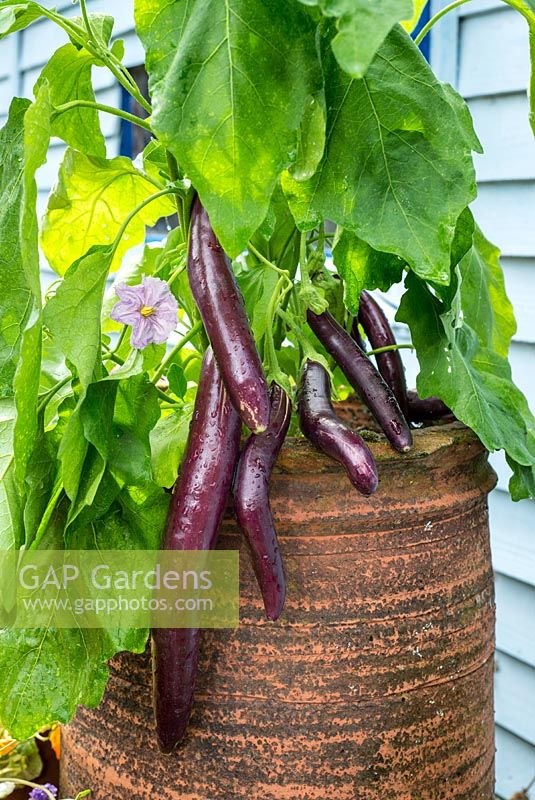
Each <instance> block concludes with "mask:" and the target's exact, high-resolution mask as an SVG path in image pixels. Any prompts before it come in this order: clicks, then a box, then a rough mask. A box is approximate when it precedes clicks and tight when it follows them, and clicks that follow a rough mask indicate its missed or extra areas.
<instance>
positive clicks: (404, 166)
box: [283, 27, 476, 283]
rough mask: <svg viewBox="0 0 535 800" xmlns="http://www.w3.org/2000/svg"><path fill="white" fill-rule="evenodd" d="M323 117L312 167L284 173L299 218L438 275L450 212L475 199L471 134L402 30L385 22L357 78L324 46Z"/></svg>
mask: <svg viewBox="0 0 535 800" xmlns="http://www.w3.org/2000/svg"><path fill="white" fill-rule="evenodd" d="M325 71H326V94H327V107H328V108H329V109H330V116H329V119H328V121H327V143H326V148H325V155H324V158H323V160H322V162H321V164H320V166H319V168H318V171H317V172H316V174H315V175H314V177H313V178H311V179H310V180H309V181H305V182H297V181H295V180H293V179H292V178H290V177H289V176H288V175H285V176H283V185H284V188H285V191H286V192H287V194H288V197H289V199H290V206H291V208H292V211H293V213H294V215H295V218H296V220H297V221H298V223H299V225H300V227H302V228H303V229H309V228H313V227H315V226H316V225H317V224H318V223H319V222H320V221H321V220H323V219H330V220H333V221H334V222H336V223H338V224H340V225H342V226H343V227H344V228H345V229H347V230H349V231H353V232H355V233H356V234H357V235H358V236H359V237H360V238H361V239H363V240H364V241H365V242H367V243H368V244H369V245H370V247H372V248H373V249H374V250H377V251H379V252H385V253H393V254H395V255H398V256H400V258H402V259H403V260H404V261H406V262H407V263H408V264H409V266H410V267H412V269H414V270H415V271H416V272H417V273H418V274H419V275H421V276H422V277H425V278H428V279H431V280H434V281H436V282H439V283H440V282H441V283H447V282H448V281H449V277H450V250H451V244H452V240H453V236H454V232H455V225H456V222H457V218H458V217H459V215H460V213H461V212H462V210H463V209H464V208H465V207H466V205H467V204H468V203H469V202H470V201H471V200H473V199H474V197H475V194H476V184H475V175H474V168H473V163H472V158H471V153H470V149H469V147H468V144H467V142H468V139H469V138H471V137H472V133H471V132H470V131H468V130H466V122H467V117H466V116H464V115H462V114H460V113H459V109H460V107H461V104H462V101H461V100H460V99H459V100H458V102H457V104H456V106H455V107H454V106H453V105H452V101H451V93H452V91H453V90H448V91H447V92H446V91H445V90H444V88H443V86H442V84H440V83H439V82H438V81H437V79H436V78H435V77H434V75H433V73H432V72H431V70H430V68H429V66H428V65H427V63H426V62H425V60H424V58H423V57H422V56H421V54H420V53H419V51H418V49H417V48H416V47H415V45H414V44H413V42H412V41H411V39H410V37H409V36H408V35H407V34H406V33H404V32H403V31H402V29H401V28H400V27H396V28H394V30H393V31H392V32H391V33H390V35H389V36H388V38H387V40H386V41H385V43H384V44H383V45H382V47H381V48H380V50H379V52H378V53H377V55H376V57H375V59H374V61H373V63H372V65H371V67H370V68H369V70H368V72H367V74H366V77H365V78H363V79H361V80H356V79H353V78H351V77H350V76H348V75H346V74H345V73H344V72H342V71H341V69H340V68H339V66H338V65H337V63H336V61H335V59H334V57H333V56H332V55H330V54H329V52H327V55H326V63H325Z"/></svg>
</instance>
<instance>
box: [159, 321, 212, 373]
mask: <svg viewBox="0 0 535 800" xmlns="http://www.w3.org/2000/svg"><path fill="white" fill-rule="evenodd" d="M201 328H202V322H196V323H195V325H194V326H193V328H191V330H189V331H188V333H186V335H185V336H183V337H182V338H181V339H180V341H179V342H177V343H176V345H175V346H174V347H173V349H172V350H171V351H170V352H169V353H168V355H167V356H166V357H165V358H164V360H163V361H162V363H161V364H160V366H159V367H158V369H157V370H156V372H155V374H154V376H153V378H152V383H157V382H158V381H159V380H160V378H161V377H162V375H163V374H164V372H165V370H166V368H167V365H168V364H169V363H170V362H171V361H172V360H173V358H174V357H175V356H176V354H177V353H179V352H180V351H181V350H182V348H183V347H184V345H186V344H188V342H191V340H192V339H193V338H194V337H195V336H197V334H198V333H199V331H200V330H201Z"/></svg>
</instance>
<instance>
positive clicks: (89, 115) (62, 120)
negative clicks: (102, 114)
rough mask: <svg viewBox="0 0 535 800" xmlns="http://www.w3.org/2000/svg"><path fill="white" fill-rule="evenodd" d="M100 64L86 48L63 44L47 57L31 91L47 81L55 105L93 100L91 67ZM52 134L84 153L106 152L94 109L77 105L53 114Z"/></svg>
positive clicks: (96, 154) (94, 154)
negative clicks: (47, 59)
mask: <svg viewBox="0 0 535 800" xmlns="http://www.w3.org/2000/svg"><path fill="white" fill-rule="evenodd" d="M99 63H100V62H99V61H98V60H97V59H95V57H94V56H92V55H91V54H90V53H88V52H87V51H86V50H81V49H78V48H76V47H75V46H74V45H72V44H66V45H65V46H64V47H60V49H59V50H56V52H55V53H54V55H53V56H52V57H51V58H50V60H49V61H48V63H47V64H46V66H45V68H44V69H43V71H42V72H41V75H40V77H39V80H38V81H37V83H36V84H35V89H34V92H35V94H37V93H38V91H39V89H40V87H41V86H42V85H43V83H44V82H45V81H47V82H48V85H49V87H50V100H51V102H52V105H53V106H54V107H57V106H60V105H63V104H64V103H68V102H71V101H72V100H86V101H89V102H93V103H94V102H96V98H95V92H94V91H93V85H92V83H91V70H92V67H93V66H94V65H95V64H99ZM52 135H53V136H58V137H59V138H60V139H63V141H64V142H67V144H69V145H71V147H74V148H76V149H78V150H82V151H83V152H84V153H86V154H87V155H92V156H101V157H105V155H106V143H105V140H104V136H103V135H102V131H101V130H100V122H99V117H98V111H97V110H96V109H94V108H82V107H77V108H73V109H71V110H69V111H65V112H63V113H62V114H59V115H54V117H53V120H52Z"/></svg>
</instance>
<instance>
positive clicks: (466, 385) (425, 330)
mask: <svg viewBox="0 0 535 800" xmlns="http://www.w3.org/2000/svg"><path fill="white" fill-rule="evenodd" d="M462 268H463V265H462V264H461V265H460V267H459V269H458V270H457V280H458V290H457V293H456V295H455V297H454V299H453V302H452V304H451V305H449V306H448V304H446V303H444V302H442V301H441V300H439V299H438V298H437V297H436V296H435V295H433V294H432V293H431V291H430V289H429V288H428V287H427V286H426V285H425V283H424V282H423V281H421V280H420V279H419V278H417V277H416V276H415V275H409V276H408V277H407V281H406V285H407V292H406V293H405V295H404V296H403V298H402V302H401V305H400V308H399V311H398V315H397V319H399V320H400V321H402V322H406V323H407V324H408V325H409V327H410V330H411V334H412V341H413V343H414V345H415V347H416V351H417V355H418V360H419V362H420V370H421V371H420V374H419V375H418V379H417V387H418V391H419V393H420V394H421V395H422V397H428V396H430V395H437V396H438V397H440V398H441V399H442V400H444V402H445V403H446V404H447V405H448V406H449V407H450V408H452V409H453V411H454V413H455V415H456V416H457V417H458V419H460V420H461V421H462V422H464V423H465V424H466V425H468V426H469V427H471V428H473V430H474V431H475V432H476V433H477V434H478V436H479V437H480V439H481V441H482V442H483V444H484V445H485V446H486V447H487V448H488V449H489V450H491V451H493V450H502V449H503V450H505V452H506V454H507V456H508V459H509V460H510V462H511V463H512V465H513V466H514V465H515V464H518V465H521V466H522V467H523V468H525V470H526V472H529V473H532V472H533V468H534V467H535V418H534V417H533V415H532V414H531V412H530V410H529V407H528V404H527V401H526V398H525V397H524V395H523V394H522V392H520V390H519V389H517V387H516V386H515V385H514V384H513V382H512V378H511V368H510V366H509V363H508V361H507V359H506V358H504V357H503V356H502V355H500V354H499V353H497V352H496V351H495V350H493V349H491V348H490V347H486V346H483V345H482V344H481V343H480V341H479V339H478V335H477V333H476V332H475V331H474V330H473V329H472V328H471V327H470V326H469V324H468V323H467V321H466V317H465V314H467V315H468V317H469V314H470V309H471V307H472V306H473V304H474V303H475V302H477V300H478V298H480V293H479V288H478V285H477V282H476V283H474V282H473V281H470V280H469V281H468V282H467V283H466V284H463V279H462V274H463V273H462ZM498 302H500V300H499V301H498ZM487 313H488V316H487V322H488V324H489V326H491V327H493V330H494V332H493V333H491V334H490V335H489V337H488V338H489V341H495V340H496V338H497V337H498V331H499V330H500V329H501V330H503V319H502V318H501V316H499V315H498V316H494V317H493V316H492V315H491V314H489V312H487ZM477 321H478V322H479V321H480V320H477ZM509 327H510V323H508V328H507V329H509ZM498 339H499V337H498ZM500 347H502V348H503V343H502V342H500ZM517 496H518V492H517Z"/></svg>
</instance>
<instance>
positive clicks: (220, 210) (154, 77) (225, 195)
mask: <svg viewBox="0 0 535 800" xmlns="http://www.w3.org/2000/svg"><path fill="white" fill-rule="evenodd" d="M135 12H136V25H137V31H138V34H139V36H140V38H141V41H142V42H143V45H144V47H145V50H146V53H147V59H146V63H147V69H148V72H149V76H150V87H151V94H152V97H153V101H154V115H153V126H154V130H155V131H156V132H157V134H158V136H159V138H161V139H162V141H163V142H164V143H165V144H166V146H168V147H169V148H170V149H171V151H172V152H173V154H174V155H175V156H176V158H177V160H178V162H179V164H180V165H181V167H182V169H183V170H184V171H185V172H186V173H187V174H188V175H189V177H190V178H191V180H192V182H193V184H194V186H195V187H196V189H197V190H198V192H199V195H200V197H201V199H202V201H203V203H204V205H205V206H206V208H207V210H208V213H209V215H210V219H211V222H212V224H213V226H214V228H215V231H216V233H217V234H218V236H219V239H220V240H221V243H222V245H223V247H224V248H225V250H226V251H227V252H228V253H229V255H230V256H231V257H235V256H237V255H238V254H239V253H240V251H241V250H243V249H244V248H245V246H246V244H247V241H248V239H249V238H250V236H251V235H252V234H253V233H254V231H255V230H256V229H257V228H258V226H259V225H260V224H261V222H262V220H263V219H264V217H265V215H266V212H267V209H268V205H269V200H270V198H271V195H272V193H273V189H274V187H275V183H276V181H277V178H278V176H279V175H280V172H281V170H283V169H285V168H286V167H288V166H290V165H291V164H292V162H293V161H294V159H295V155H296V148H297V137H298V131H299V127H300V124H301V120H302V117H303V112H304V109H305V106H306V103H307V98H309V97H310V96H312V95H314V94H315V92H316V91H318V90H320V89H321V83H322V82H321V73H320V68H319V61H318V57H317V52H316V47H315V40H314V36H315V28H316V26H315V24H314V22H313V20H312V19H311V18H310V16H309V14H307V13H306V11H305V10H304V9H302V8H301V6H300V5H299V4H298V3H294V2H291V3H289V2H287V0H193V2H189V0H172V2H168V3H166V4H164V5H162V3H161V2H160V1H159V0H136V3H135Z"/></svg>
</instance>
